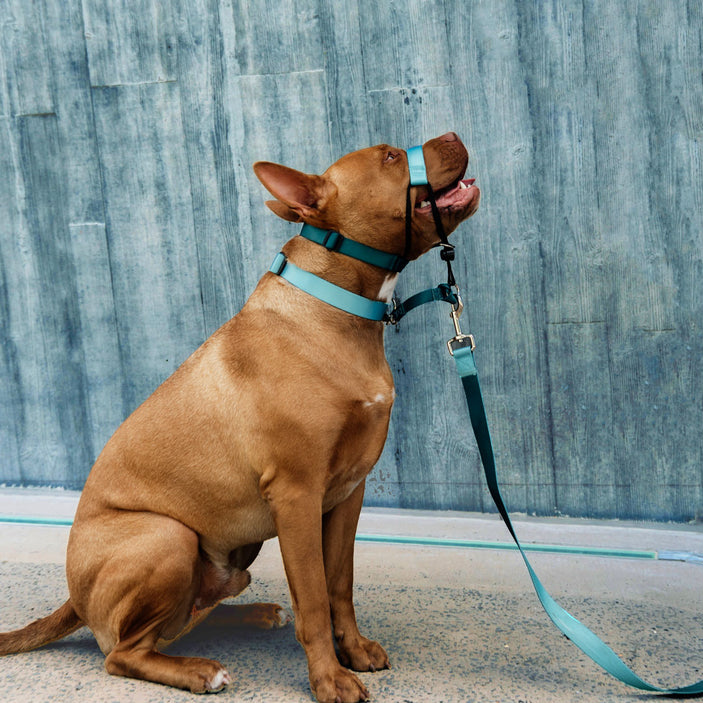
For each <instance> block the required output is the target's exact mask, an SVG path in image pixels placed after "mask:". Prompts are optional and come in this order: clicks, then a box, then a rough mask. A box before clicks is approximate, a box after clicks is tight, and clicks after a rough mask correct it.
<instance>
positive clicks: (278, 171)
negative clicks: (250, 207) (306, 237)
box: [254, 161, 334, 222]
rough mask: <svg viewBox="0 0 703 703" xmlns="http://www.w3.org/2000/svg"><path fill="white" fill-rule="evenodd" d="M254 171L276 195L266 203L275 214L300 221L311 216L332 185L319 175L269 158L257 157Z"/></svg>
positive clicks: (315, 213)
mask: <svg viewBox="0 0 703 703" xmlns="http://www.w3.org/2000/svg"><path fill="white" fill-rule="evenodd" d="M254 173H255V174H256V177H257V178H258V179H259V180H260V181H261V182H262V183H263V185H264V187H265V188H266V190H268V191H269V193H271V195H273V196H274V197H275V198H276V201H277V202H276V201H268V202H267V203H266V205H268V207H269V208H270V209H271V210H273V212H275V213H276V214H277V215H278V216H279V217H282V218H283V219H284V220H289V221H291V222H301V221H302V220H303V219H305V218H307V217H315V216H316V215H319V214H320V211H321V210H322V209H323V208H324V206H325V204H326V203H327V201H328V199H329V197H330V195H331V192H332V190H333V189H334V186H332V185H331V184H330V183H329V182H328V181H327V180H326V179H325V178H323V177H322V176H313V175H310V174H307V173H302V172H301V171H296V170H295V169H293V168H288V167H287V166H281V165H280V164H274V163H271V162H270V161H257V162H256V163H255V164H254Z"/></svg>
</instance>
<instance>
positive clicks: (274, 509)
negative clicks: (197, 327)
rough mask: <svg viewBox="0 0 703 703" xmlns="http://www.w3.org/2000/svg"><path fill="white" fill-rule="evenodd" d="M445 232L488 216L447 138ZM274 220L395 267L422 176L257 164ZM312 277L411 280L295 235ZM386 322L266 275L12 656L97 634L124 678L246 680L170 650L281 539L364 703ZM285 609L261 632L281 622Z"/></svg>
mask: <svg viewBox="0 0 703 703" xmlns="http://www.w3.org/2000/svg"><path fill="white" fill-rule="evenodd" d="M423 151H424V156H425V162H426V166H427V174H428V178H429V181H430V183H431V185H432V187H433V189H434V191H435V192H436V194H437V204H438V206H439V211H440V213H441V218H442V223H443V225H444V229H445V232H446V233H447V234H448V233H450V232H451V231H453V230H454V229H455V227H456V226H457V225H458V224H459V223H460V222H461V221H462V220H464V219H466V218H467V217H469V216H470V215H472V214H473V213H474V212H475V211H476V208H477V207H478V202H479V197H480V193H479V191H478V188H476V187H473V186H470V185H469V186H468V187H467V183H462V182H461V181H460V179H461V178H462V177H463V176H464V172H465V170H466V167H467V164H468V154H467V152H466V149H465V147H464V145H463V144H462V143H461V141H460V140H459V138H458V137H457V136H456V135H455V134H453V133H449V134H446V135H444V136H442V137H438V138H436V139H432V140H430V141H429V142H427V143H426V144H425V145H424V148H423ZM254 170H255V172H256V175H257V176H258V178H259V179H260V180H261V182H262V183H263V184H264V186H265V187H266V188H267V189H268V190H269V191H270V192H271V193H272V194H273V195H274V196H275V197H276V200H275V201H270V202H269V203H267V204H268V205H269V207H270V208H271V209H272V210H273V211H274V212H275V213H276V214H278V215H279V216H281V217H283V218H285V219H287V220H292V221H296V222H306V223H309V224H311V225H313V226H316V227H320V228H323V229H331V230H334V231H336V232H339V233H341V234H343V235H344V236H346V237H348V238H350V239H353V240H356V241H359V242H362V243H364V244H367V245H369V246H372V247H374V248H376V249H380V250H383V251H386V252H390V253H396V254H400V253H402V252H403V250H404V246H405V217H406V191H407V187H408V164H407V159H406V154H405V152H404V151H402V150H401V149H396V148H393V147H389V146H387V145H381V146H376V147H372V148H368V149H363V150H361V151H357V152H354V153H351V154H348V155H347V156H345V157H343V158H341V159H340V160H339V161H337V162H336V163H335V164H333V165H332V166H330V168H329V169H328V170H327V171H326V172H325V173H324V174H323V175H322V176H312V175H306V174H303V173H300V172H298V171H294V170H292V169H289V168H286V167H285V166H279V165H277V164H273V163H262V162H259V163H257V164H255V165H254ZM427 197H428V190H427V188H426V187H425V186H416V187H413V188H412V189H411V216H412V238H411V242H410V248H409V251H408V252H407V256H408V258H409V259H414V258H417V257H418V256H420V255H421V254H423V253H425V252H426V251H427V250H428V249H430V248H431V247H433V246H434V245H436V244H437V242H438V235H437V232H436V229H435V224H434V222H433V219H432V213H431V208H430V206H429V205H427V204H424V202H423V201H424V200H425V199H426V198H427ZM283 251H284V253H285V254H286V255H287V257H288V258H289V259H290V260H291V262H294V263H295V264H296V265H297V266H298V267H300V268H303V269H306V270H307V271H311V272H313V273H315V274H317V275H319V276H320V277H322V278H325V279H327V280H328V281H330V282H332V283H334V284H336V285H338V286H341V287H343V288H346V289H348V290H350V291H353V292H355V293H357V294H360V295H362V296H365V297H367V298H372V299H385V300H387V301H389V300H390V295H391V293H392V289H393V284H394V282H395V277H396V275H397V274H389V273H388V272H387V271H384V270H382V269H380V268H376V267H375V266H373V265H370V264H367V263H363V262H361V261H358V260H356V259H352V258H349V257H347V256H344V255H342V254H339V253H337V252H334V251H328V250H327V249H325V248H323V247H321V246H319V245H317V244H315V243H313V242H310V241H308V240H306V239H303V238H302V237H300V236H296V237H294V238H293V239H291V240H290V241H289V242H288V243H287V244H286V245H285V248H284V250H283ZM383 331H384V325H383V323H382V322H375V321H371V320H365V319H362V318H360V317H356V316H354V315H352V314H349V313H347V312H343V311H340V310H338V309H336V308H334V307H331V306H330V305H328V304H327V303H324V302H322V301H320V300H318V299H316V298H314V297H312V296H311V295H308V294H307V293H305V292H303V291H301V290H300V289H298V288H296V287H294V286H292V285H291V284H290V283H288V282H287V281H285V280H283V279H282V278H280V277H278V276H276V275H274V274H273V273H267V274H266V275H264V277H263V278H262V279H261V281H260V282H259V284H258V286H257V288H256V290H255V291H254V293H253V294H252V296H251V297H250V298H249V300H248V301H247V303H246V304H245V306H244V307H243V308H242V310H241V312H240V313H239V314H238V315H236V316H235V317H234V318H233V319H232V320H230V321H229V322H227V323H226V324H225V325H224V326H223V327H221V328H220V329H219V330H218V331H217V332H216V333H215V334H214V335H212V337H210V339H208V340H207V341H206V342H205V343H204V344H203V345H202V346H201V347H200V348H199V349H198V350H197V351H196V352H195V353H194V354H193V355H192V356H191V357H190V358H189V359H187V360H186V361H185V363H184V364H183V365H182V366H181V367H180V368H179V369H178V370H177V371H176V372H175V373H174V374H173V375H172V376H171V377H170V378H168V379H167V380H166V381H165V382H164V383H163V384H162V385H161V386H160V387H159V388H158V389H157V390H156V391H155V392H154V394H153V395H152V396H150V397H149V398H148V399H147V400H146V401H145V402H144V403H143V404H142V405H141V406H140V407H139V408H137V410H135V411H134V413H132V415H130V417H128V418H127V419H126V420H125V422H124V423H123V424H122V425H121V426H120V427H119V428H118V430H117V431H116V432H115V434H114V435H113V437H112V438H111V439H110V441H109V442H108V443H107V445H106V446H105V449H104V450H103V451H102V453H101V454H100V456H99V457H98V460H97V461H96V463H95V466H94V467H93V469H92V471H91V473H90V475H89V477H88V480H87V482H86V484H85V488H84V490H83V494H82V497H81V500H80V504H79V506H78V510H77V512H76V517H75V522H74V524H73V528H72V530H71V535H70V540H69V545H68V554H67V575H68V586H69V592H70V598H69V600H68V601H67V602H66V603H65V604H64V605H63V606H61V607H60V608H59V609H58V610H57V611H56V612H55V613H53V614H52V615H49V616H48V617H46V618H44V619H42V620H39V621H37V622H35V623H32V624H31V625H28V626H27V627H25V628H24V629H22V630H18V631H16V632H11V633H6V634H2V635H0V654H8V653H12V652H20V651H27V650H29V649H32V648H35V647H38V646H41V645H43V644H46V643H48V642H50V641H52V640H55V639H58V638H60V637H63V636H65V635H67V634H68V633H69V632H72V631H73V630H75V629H77V628H78V627H81V626H82V625H87V626H88V627H90V629H91V630H92V631H93V633H94V634H95V637H96V639H97V641H98V644H99V645H100V648H101V649H102V651H103V652H104V653H105V655H106V661H105V666H106V668H107V670H108V672H110V673H111V674H117V675H121V676H132V677H136V678H142V679H147V680H150V681H157V682H160V683H163V684H168V685H171V686H177V687H180V688H185V689H190V690H191V691H194V692H204V691H216V690H219V689H221V688H222V687H224V686H225V685H226V684H228V683H230V682H231V678H230V676H229V674H228V673H227V672H226V671H225V669H224V668H223V667H222V666H221V665H220V664H219V663H217V662H214V661H211V660H208V659H200V658H189V657H170V656H167V655H165V654H162V653H161V652H159V651H158V650H157V644H163V643H164V642H168V641H170V640H173V639H175V638H176V637H178V636H179V635H180V634H183V632H184V631H186V630H188V629H190V628H191V627H192V626H193V625H194V624H195V623H197V622H199V621H200V620H202V619H203V617H205V615H207V614H208V613H209V612H210V611H211V610H212V608H213V607H214V606H215V605H216V604H217V603H218V602H219V601H220V600H222V599H223V598H226V597H229V596H233V595H236V594H237V593H239V592H240V591H241V590H243V589H244V588H245V587H246V586H247V584H248V583H249V574H248V572H247V571H246V569H247V567H248V566H249V565H250V564H251V562H252V561H253V560H254V558H255V557H256V555H257V553H258V551H259V549H260V547H261V543H262V542H263V540H266V539H269V538H271V537H274V536H276V535H277V536H278V538H279V540H280V547H281V552H282V556H283V561H284V564H285V569H286V575H287V578H288V583H289V586H290V592H291V597H292V603H293V610H294V614H295V631H296V636H297V638H298V640H299V641H300V643H301V644H302V646H303V647H304V649H305V653H306V655H307V659H308V666H309V674H310V685H311V687H312V690H313V692H314V693H315V695H316V696H317V699H318V700H319V701H323V702H325V703H327V702H335V701H342V702H355V701H359V700H366V699H367V697H368V693H367V691H366V688H365V687H364V685H363V684H362V683H361V682H360V681H359V679H358V678H357V677H356V676H355V675H354V674H352V673H351V672H350V671H348V670H347V669H346V668H344V667H343V666H341V665H340V661H339V660H338V658H337V655H336V654H335V647H334V641H333V637H332V633H334V637H335V638H336V640H337V644H338V650H339V659H341V662H342V663H343V664H344V665H346V666H348V667H350V668H351V669H354V670H356V671H374V670H376V669H383V668H384V667H387V666H388V656H387V655H386V652H385V651H384V650H383V648H382V647H381V646H380V645H379V644H377V643H376V642H373V641H371V640H368V639H366V638H365V637H363V636H362V635H361V634H360V633H359V630H358V628H357V624H356V619H355V616H354V607H353V605H352V563H353V552H354V536H355V531H356V525H357V519H358V516H359V511H360V509H361V504H362V499H363V495H364V480H365V477H366V475H367V474H368V473H369V471H370V470H371V469H372V467H373V466H374V464H375V462H376V460H377V459H378V457H379V455H380V453H381V450H382V448H383V444H384V442H385V439H386V433H387V429H388V422H389V418H390V411H391V405H392V403H393V398H394V390H393V378H392V376H391V372H390V369H389V367H388V363H387V362H386V358H385V355H384V350H383ZM276 608H277V607H276V606H268V609H267V606H261V610H259V611H257V613H256V615H255V617H260V618H262V619H264V620H267V619H268V621H269V622H270V623H271V624H275V623H276V619H277V618H278V617H279V615H278V613H277V609H276Z"/></svg>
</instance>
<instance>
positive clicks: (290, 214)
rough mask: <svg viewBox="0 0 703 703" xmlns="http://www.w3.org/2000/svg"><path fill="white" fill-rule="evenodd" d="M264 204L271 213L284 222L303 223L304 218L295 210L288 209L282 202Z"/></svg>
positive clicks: (266, 202)
mask: <svg viewBox="0 0 703 703" xmlns="http://www.w3.org/2000/svg"><path fill="white" fill-rule="evenodd" d="M264 204H265V205H266V207H267V208H268V209H269V210H271V212H273V213H274V214H275V215H278V216H279V217H281V218H282V219H284V220H288V222H302V221H303V219H302V217H301V216H300V215H299V214H298V213H297V212H296V211H295V210H293V209H292V208H290V207H288V206H287V205H286V204H285V203H282V202H280V200H267V201H265V203H264Z"/></svg>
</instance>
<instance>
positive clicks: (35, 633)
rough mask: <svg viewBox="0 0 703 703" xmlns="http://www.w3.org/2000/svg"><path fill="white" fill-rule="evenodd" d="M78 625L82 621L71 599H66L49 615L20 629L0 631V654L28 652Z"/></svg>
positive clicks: (69, 632) (79, 625)
mask: <svg viewBox="0 0 703 703" xmlns="http://www.w3.org/2000/svg"><path fill="white" fill-rule="evenodd" d="M80 627H83V622H82V621H81V619H80V618H79V617H78V615H77V614H76V611H75V610H74V609H73V605H71V601H70V600H67V601H66V602H65V603H64V604H63V605H62V606H61V607H60V608H59V609H58V610H56V611H54V612H53V613H52V614H51V615H47V616H46V617H45V618H42V619H41V620H36V621H35V622H33V623H30V624H29V625H27V627H23V628H22V629H21V630H13V631H12V632H0V656H3V655H5V654H17V653H19V652H29V651H30V650H31V649H36V648H37V647H42V646H43V645H45V644H49V642H54V641H55V640H60V639H61V638H62V637H66V635H70V634H71V633H72V632H74V631H75V630H77V629H78V628H80Z"/></svg>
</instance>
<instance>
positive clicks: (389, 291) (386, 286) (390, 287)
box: [378, 273, 398, 303]
mask: <svg viewBox="0 0 703 703" xmlns="http://www.w3.org/2000/svg"><path fill="white" fill-rule="evenodd" d="M397 280H398V274H397V273H389V274H388V275H387V276H386V279H385V280H384V281H383V285H382V286H381V290H380V291H379V293H378V299H379V300H382V301H383V302H384V303H390V302H391V300H393V293H394V292H395V284H396V281H397Z"/></svg>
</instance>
